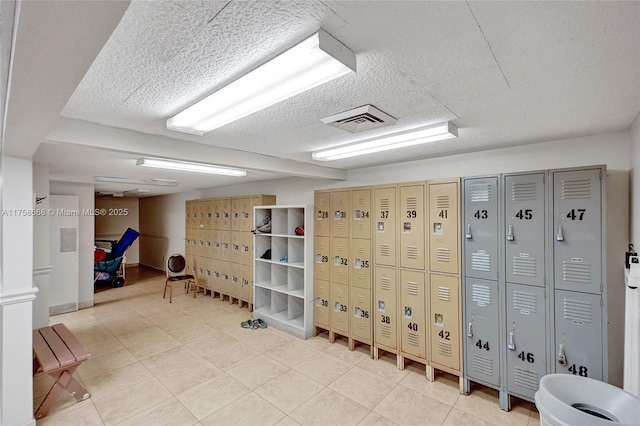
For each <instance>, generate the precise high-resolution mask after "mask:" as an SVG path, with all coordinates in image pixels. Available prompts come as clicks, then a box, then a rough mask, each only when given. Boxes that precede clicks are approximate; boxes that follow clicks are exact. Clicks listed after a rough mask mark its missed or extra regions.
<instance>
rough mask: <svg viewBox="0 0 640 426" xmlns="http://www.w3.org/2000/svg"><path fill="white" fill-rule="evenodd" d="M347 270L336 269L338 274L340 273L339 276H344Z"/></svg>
mask: <svg viewBox="0 0 640 426" xmlns="http://www.w3.org/2000/svg"><path fill="white" fill-rule="evenodd" d="M345 272H346V270H344V269H342V268H340V269H338V270H337V271H336V275H338V276H339V277H343V276H344V275H345Z"/></svg>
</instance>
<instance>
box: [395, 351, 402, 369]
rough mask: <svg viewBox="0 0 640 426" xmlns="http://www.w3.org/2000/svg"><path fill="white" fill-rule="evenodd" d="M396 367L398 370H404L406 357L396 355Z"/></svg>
mask: <svg viewBox="0 0 640 426" xmlns="http://www.w3.org/2000/svg"><path fill="white" fill-rule="evenodd" d="M396 365H397V366H398V370H404V357H403V356H401V355H400V354H398V355H396Z"/></svg>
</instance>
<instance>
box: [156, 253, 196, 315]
mask: <svg viewBox="0 0 640 426" xmlns="http://www.w3.org/2000/svg"><path fill="white" fill-rule="evenodd" d="M185 267H186V261H185V260H184V256H182V255H181V254H174V255H171V257H169V259H167V268H166V271H167V280H166V281H165V283H164V293H163V294H162V298H163V299H164V298H165V296H166V295H167V287H169V303H171V302H172V298H173V283H175V282H178V281H184V282H185V288H186V289H187V292H189V289H190V288H191V287H194V288H195V284H196V278H195V277H194V276H193V275H191V274H185V273H184V272H185ZM195 293H196V292H195V291H194V294H193V296H194V297H195Z"/></svg>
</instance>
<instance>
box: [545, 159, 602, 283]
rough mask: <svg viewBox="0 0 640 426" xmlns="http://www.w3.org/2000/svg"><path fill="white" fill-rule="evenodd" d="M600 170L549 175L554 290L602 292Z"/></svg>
mask: <svg viewBox="0 0 640 426" xmlns="http://www.w3.org/2000/svg"><path fill="white" fill-rule="evenodd" d="M601 173H602V172H601V169H599V168H598V169H590V170H580V171H556V172H554V174H553V191H554V192H553V237H554V240H555V242H554V244H553V250H554V255H553V256H554V277H555V278H554V281H555V289H556V290H558V289H562V290H572V291H580V292H584V293H593V294H600V293H601V292H602V291H603V289H602V285H603V283H602V250H603V248H602V187H601V185H602V182H601V178H602V174H601Z"/></svg>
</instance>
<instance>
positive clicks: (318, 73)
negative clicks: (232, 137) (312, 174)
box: [167, 29, 356, 135]
mask: <svg viewBox="0 0 640 426" xmlns="http://www.w3.org/2000/svg"><path fill="white" fill-rule="evenodd" d="M355 70H356V56H355V54H354V53H353V52H352V51H351V50H349V49H348V48H347V47H346V46H345V45H343V44H342V43H340V42H339V41H338V40H336V39H334V38H333V37H331V36H330V35H329V34H327V33H326V32H325V31H323V30H322V29H320V30H319V31H318V32H317V33H315V34H314V35H312V36H311V37H309V38H307V39H305V40H303V41H302V42H300V43H298V44H297V45H295V46H294V47H292V48H291V49H289V50H287V51H285V52H284V53H281V54H280V55H278V56H276V57H275V58H274V59H272V60H270V61H269V62H266V63H265V64H263V65H261V66H259V67H258V68H256V69H254V70H253V71H250V72H249V73H247V74H245V75H243V76H242V77H240V78H238V79H237V80H235V81H233V82H231V83H229V84H228V85H227V86H225V87H223V88H222V89H220V90H218V91H217V92H214V93H213V94H211V95H209V96H207V97H206V98H204V99H203V100H201V101H199V102H197V103H195V104H193V105H192V106H190V107H189V108H187V109H185V110H184V111H182V112H180V113H178V114H176V115H175V116H173V117H171V118H169V119H168V120H167V129H171V130H176V131H179V132H186V133H193V134H196V135H203V134H204V133H206V132H209V131H211V130H213V129H216V128H218V127H221V126H224V125H225V124H227V123H230V122H232V121H235V120H238V119H240V118H242V117H245V116H247V115H249V114H253V113H254V112H256V111H260V110H261V109H264V108H267V107H269V106H271V105H273V104H276V103H278V102H280V101H283V100H285V99H289V98H290V97H292V96H295V95H298V94H300V93H302V92H305V91H307V90H309V89H311V88H313V87H316V86H319V85H321V84H323V83H326V82H328V81H331V80H333V79H335V78H338V77H340V76H342V75H345V74H347V73H350V72H355Z"/></svg>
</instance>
